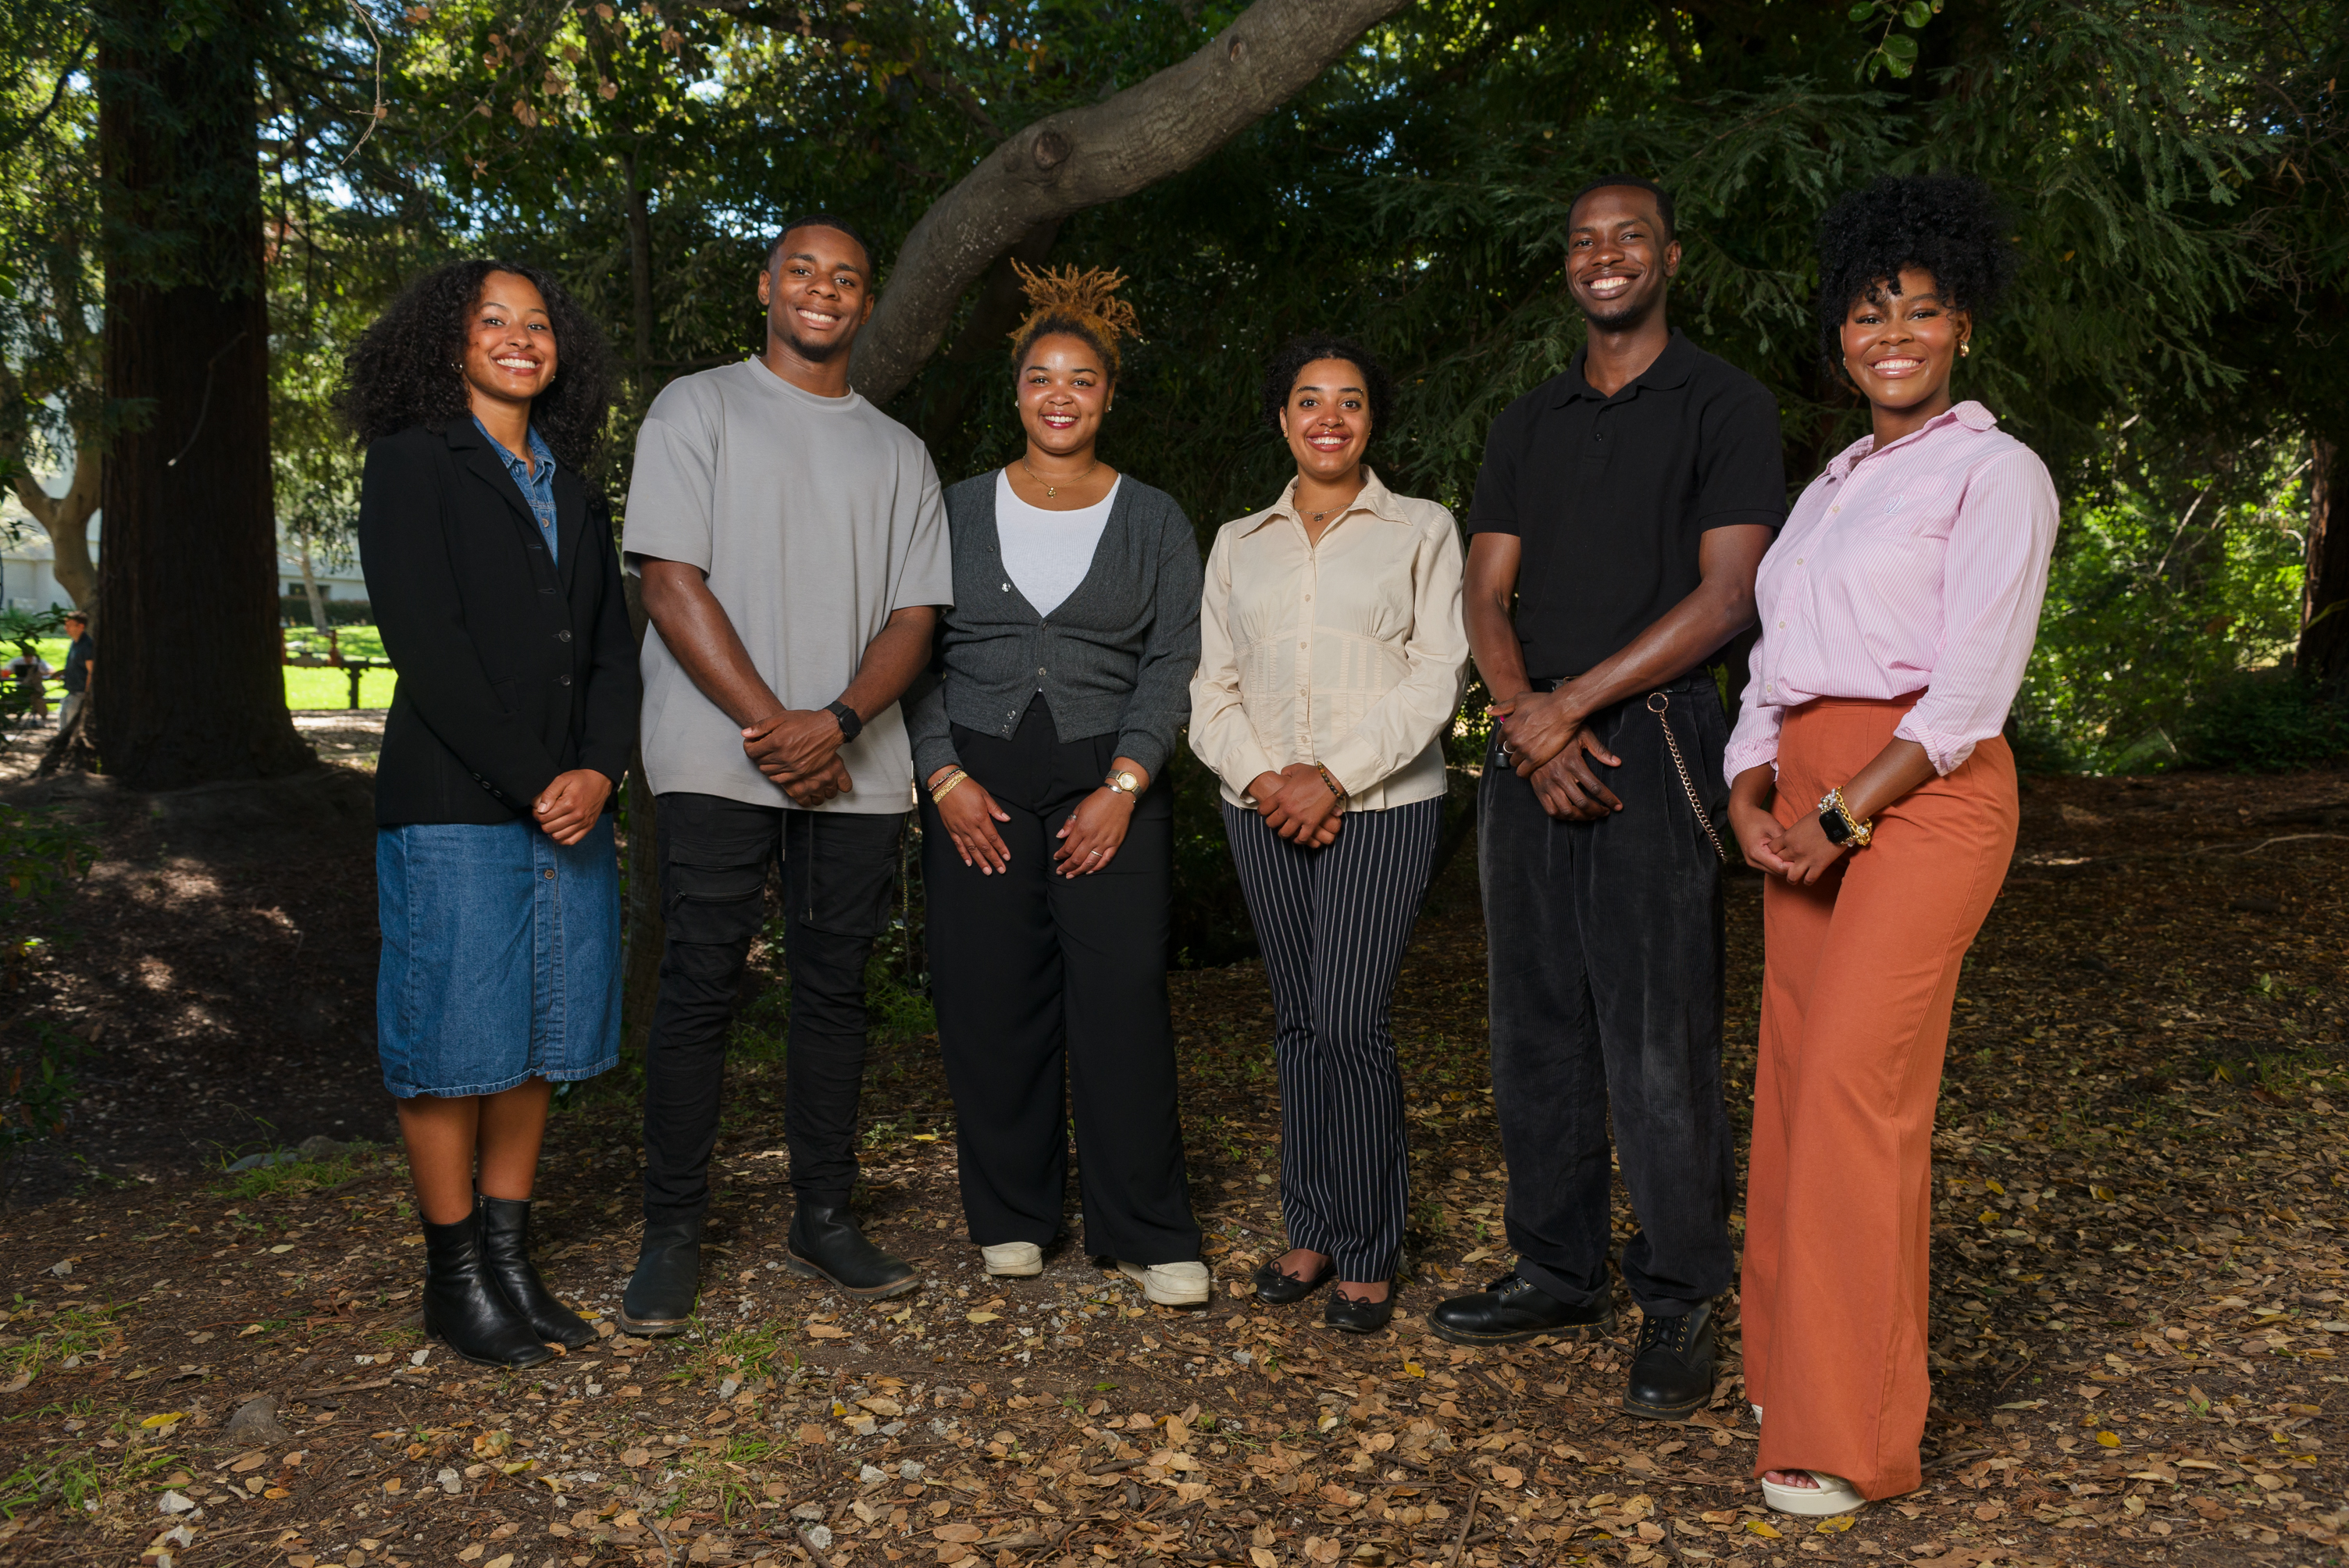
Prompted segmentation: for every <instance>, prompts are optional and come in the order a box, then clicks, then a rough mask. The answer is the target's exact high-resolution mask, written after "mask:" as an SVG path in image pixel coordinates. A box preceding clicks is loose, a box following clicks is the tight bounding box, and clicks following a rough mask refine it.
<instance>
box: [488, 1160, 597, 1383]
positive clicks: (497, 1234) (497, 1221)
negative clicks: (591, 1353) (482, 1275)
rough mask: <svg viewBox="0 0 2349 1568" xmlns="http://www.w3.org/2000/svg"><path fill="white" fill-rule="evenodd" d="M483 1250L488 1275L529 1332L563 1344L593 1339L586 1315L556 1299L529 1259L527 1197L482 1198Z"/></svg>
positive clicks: (571, 1347)
mask: <svg viewBox="0 0 2349 1568" xmlns="http://www.w3.org/2000/svg"><path fill="white" fill-rule="evenodd" d="M480 1203H481V1256H482V1258H483V1259H484V1260H485V1261H486V1262H487V1263H488V1264H489V1269H490V1276H491V1277H492V1279H495V1280H496V1281H497V1282H498V1288H499V1289H500V1290H502V1291H503V1292H505V1296H506V1300H507V1301H508V1302H510V1303H512V1306H513V1309H514V1310H515V1311H516V1312H518V1313H520V1314H522V1317H523V1322H525V1323H527V1324H529V1325H530V1326H531V1332H532V1333H533V1334H535V1335H537V1336H539V1337H540V1338H541V1339H546V1340H552V1341H554V1343H555V1344H557V1345H560V1346H563V1347H564V1349H565V1350H576V1349H578V1348H580V1347H581V1346H585V1345H590V1344H593V1343H594V1342H595V1330H594V1329H592V1328H590V1327H588V1326H587V1324H586V1320H585V1319H584V1318H582V1317H581V1316H580V1315H578V1314H577V1313H575V1312H574V1311H572V1310H571V1309H570V1308H569V1307H567V1306H565V1305H563V1304H562V1303H561V1302H559V1301H557V1300H555V1299H554V1293H553V1292H552V1291H550V1290H548V1289H547V1288H546V1284H545V1282H544V1281H543V1280H541V1279H540V1278H539V1277H538V1270H537V1269H536V1268H534V1267H533V1266H532V1264H531V1261H530V1202H529V1200H528V1199H514V1198H492V1197H489V1196H486V1195H484V1196H483V1197H482V1198H481V1200H480Z"/></svg>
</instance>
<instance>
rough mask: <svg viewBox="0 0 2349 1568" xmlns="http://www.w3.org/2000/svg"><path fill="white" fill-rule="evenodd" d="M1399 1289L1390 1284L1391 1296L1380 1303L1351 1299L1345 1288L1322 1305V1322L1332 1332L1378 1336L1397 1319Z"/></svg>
mask: <svg viewBox="0 0 2349 1568" xmlns="http://www.w3.org/2000/svg"><path fill="white" fill-rule="evenodd" d="M1394 1309H1395V1288H1394V1284H1393V1282H1392V1281H1389V1282H1388V1284H1387V1294H1386V1295H1384V1296H1383V1297H1381V1299H1379V1300H1377V1301H1372V1300H1371V1299H1369V1298H1368V1297H1367V1296H1355V1295H1347V1294H1346V1289H1345V1287H1344V1286H1343V1285H1340V1286H1339V1287H1338V1288H1337V1289H1336V1290H1333V1291H1331V1292H1330V1299H1329V1300H1328V1301H1325V1302H1323V1303H1322V1304H1321V1321H1322V1322H1323V1323H1324V1324H1326V1325H1327V1326H1330V1327H1331V1328H1335V1329H1339V1330H1340V1331H1342V1332H1344V1333H1347V1334H1376V1333H1377V1332H1378V1331H1379V1330H1380V1329H1381V1328H1384V1327H1385V1326H1387V1323H1388V1321H1389V1320H1390V1319H1392V1317H1393V1316H1394Z"/></svg>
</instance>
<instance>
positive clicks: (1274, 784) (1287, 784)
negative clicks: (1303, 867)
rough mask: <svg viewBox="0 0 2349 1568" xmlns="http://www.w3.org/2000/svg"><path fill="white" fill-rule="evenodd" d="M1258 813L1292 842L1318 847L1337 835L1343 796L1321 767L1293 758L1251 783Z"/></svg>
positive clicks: (1277, 831)
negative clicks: (1327, 780) (1333, 788)
mask: <svg viewBox="0 0 2349 1568" xmlns="http://www.w3.org/2000/svg"><path fill="white" fill-rule="evenodd" d="M1248 795H1249V797H1250V798H1251V799H1254V800H1255V801H1256V810H1257V816H1259V817H1262V818H1263V819H1264V823H1265V826H1266V827H1268V828H1270V829H1271V830H1273V831H1274V832H1276V833H1278V834H1279V835H1280V836H1281V837H1282V838H1284V839H1287V840H1288V841H1289V842H1290V843H1292V844H1301V845H1303V846H1304V847H1305V848H1307V849H1309V850H1318V849H1319V848H1321V847H1322V846H1323V845H1325V844H1328V843H1330V842H1332V841H1335V840H1336V838H1337V837H1338V824H1339V820H1340V817H1341V816H1342V815H1343V814H1344V812H1345V810H1346V802H1345V799H1344V798H1343V797H1341V796H1338V795H1333V794H1331V793H1330V786H1329V785H1328V784H1327V783H1325V782H1324V781H1323V780H1322V778H1321V770H1320V769H1319V768H1316V767H1315V766H1314V765H1313V764H1312V763H1310V762H1292V763H1290V764H1289V765H1288V767H1286V768H1284V769H1281V770H1280V771H1279V772H1278V773H1274V772H1271V771H1266V772H1263V773H1259V774H1257V776H1256V778H1255V779H1254V780H1253V781H1252V782H1251V783H1250V784H1249V785H1248Z"/></svg>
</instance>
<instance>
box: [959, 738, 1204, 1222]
mask: <svg viewBox="0 0 2349 1568" xmlns="http://www.w3.org/2000/svg"><path fill="white" fill-rule="evenodd" d="M954 744H955V751H956V755H957V757H958V758H960V760H961V764H962V768H963V770H964V771H965V772H967V773H968V774H969V775H970V777H971V779H972V780H973V782H975V783H977V784H978V785H980V786H981V787H983V788H984V789H986V790H987V791H988V794H990V795H992V796H993V797H994V798H995V801H996V803H997V804H998V805H999V806H1000V807H1002V809H1003V810H1005V811H1007V812H1009V814H1010V817H1011V820H1009V822H999V823H997V824H996V830H997V831H999V833H1001V834H1002V836H1003V841H1004V843H1005V845H1006V846H1007V847H1008V848H1009V850H1010V852H1011V854H1010V858H1011V863H1010V867H1009V870H1008V871H1007V872H1004V873H1003V874H1001V875H998V876H986V875H982V874H981V873H980V872H978V869H977V868H976V867H973V866H966V865H964V864H963V863H962V857H961V856H960V855H958V854H957V853H956V851H955V847H954V840H953V839H952V838H951V837H950V836H949V835H948V834H947V830H946V829H945V827H944V826H943V825H942V824H941V823H940V821H939V820H938V812H937V808H936V806H935V805H933V804H931V802H930V800H929V799H928V791H927V790H924V791H923V792H922V796H923V799H922V875H923V879H924V882H925V886H926V893H927V899H928V926H927V934H926V940H927V943H928V947H929V958H930V985H931V995H932V996H933V998H934V1000H935V1001H936V1005H937V1012H938V1046H939V1048H940V1050H941V1052H942V1053H943V1055H944V1057H945V1058H946V1069H947V1085H948V1087H950V1088H952V1089H953V1091H954V1098H955V1119H956V1125H957V1132H956V1139H957V1154H958V1157H959V1161H960V1167H961V1174H962V1201H963V1212H964V1214H965V1216H966V1217H967V1219H968V1222H969V1224H970V1238H971V1240H972V1241H973V1242H975V1243H978V1244H979V1245H981V1246H996V1245H999V1244H1001V1243H1005V1242H1033V1243H1036V1244H1037V1245H1039V1246H1043V1245H1046V1244H1048V1243H1050V1242H1051V1241H1052V1240H1053V1238H1054V1237H1056V1236H1058V1235H1059V1234H1060V1233H1061V1211H1062V1208H1063V1207H1064V1205H1065V1202H1066V1193H1067V1187H1068V1172H1069V1124H1070V1122H1071V1120H1073V1121H1074V1123H1075V1128H1076V1142H1077V1154H1078V1160H1079V1163H1080V1181H1079V1186H1080V1190H1081V1202H1082V1210H1083V1215H1084V1235H1083V1245H1084V1248H1085V1251H1086V1252H1087V1253H1092V1254H1094V1255H1096V1256H1106V1257H1114V1258H1120V1259H1123V1260H1125V1261H1126V1262H1129V1263H1136V1264H1169V1263H1183V1262H1186V1261H1189V1260H1192V1259H1195V1258H1196V1257H1198V1255H1199V1226H1198V1222H1196V1221H1195V1220H1194V1219H1193V1218H1192V1216H1191V1198H1190V1190H1189V1187H1188V1185H1187V1183H1186V1181H1185V1175H1184V1169H1183V1133H1182V1127H1181V1123H1180V1120H1179V1119H1178V1117H1177V1115H1176V1110H1175V1089H1174V1022H1173V1019H1172V1017H1171V1016H1170V1014H1169V1012H1168V1006H1167V996H1166V945H1167V934H1168V921H1169V913H1168V910H1169V903H1170V901H1171V899H1172V897H1173V892H1174V799H1173V796H1172V794H1171V792H1170V791H1168V790H1167V789H1165V788H1164V786H1163V785H1162V784H1160V783H1159V782H1157V781H1155V780H1154V781H1153V784H1152V787H1151V789H1149V790H1148V791H1147V792H1146V793H1145V794H1143V797H1142V799H1141V800H1140V801H1139V802H1138V803H1137V804H1136V805H1135V807H1134V810H1133V823H1132V825H1131V827H1129V829H1128V830H1127V831H1126V835H1125V841H1124V843H1123V845H1122V846H1120V848H1119V850H1118V852H1117V854H1116V856H1115V858H1114V859H1112V861H1111V862H1110V864H1109V866H1108V867H1107V868H1106V869H1105V870H1102V871H1099V872H1093V873H1092V874H1090V875H1086V876H1080V877H1076V878H1073V879H1071V878H1067V877H1063V876H1061V875H1060V874H1059V873H1058V872H1055V871H1053V869H1052V851H1053V850H1054V849H1055V848H1057V847H1058V845H1059V842H1060V841H1059V840H1058V838H1057V837H1056V836H1055V835H1057V834H1058V833H1059V831H1060V830H1061V825H1062V824H1063V823H1064V822H1066V821H1067V820H1068V819H1069V816H1070V814H1071V812H1073V811H1074V810H1076V809H1077V806H1078V803H1079V802H1081V800H1083V799H1084V798H1085V797H1086V796H1087V795H1090V794H1091V793H1092V791H1093V790H1095V789H1099V788H1100V787H1101V782H1102V779H1104V778H1106V777H1108V775H1109V769H1110V765H1111V763H1112V761H1113V760H1115V757H1116V749H1117V738H1116V737H1115V736H1114V735H1097V736H1091V737H1088V738H1084V739H1081V740H1072V741H1066V742H1063V741H1061V740H1060V739H1058V738H1056V737H1055V735H1054V732H1053V727H1052V716H1051V711H1050V708H1048V707H1046V706H1045V704H1044V700H1043V698H1042V697H1041V696H1039V697H1037V698H1036V699H1035V701H1033V702H1032V703H1030V705H1029V708H1028V712H1027V714H1026V715H1025V716H1024V717H1022V719H1021V720H1020V724H1019V729H1018V730H1017V731H1016V732H1014V733H1013V735H1012V736H1011V737H1010V738H1009V739H1005V738H1001V737H998V736H990V735H982V734H980V733H978V731H976V730H971V729H967V728H965V727H962V726H960V725H957V726H956V727H955V728H954ZM969 787H970V786H969V785H968V784H966V785H962V786H959V788H962V789H968V788H969ZM1064 1107H1065V1109H1064Z"/></svg>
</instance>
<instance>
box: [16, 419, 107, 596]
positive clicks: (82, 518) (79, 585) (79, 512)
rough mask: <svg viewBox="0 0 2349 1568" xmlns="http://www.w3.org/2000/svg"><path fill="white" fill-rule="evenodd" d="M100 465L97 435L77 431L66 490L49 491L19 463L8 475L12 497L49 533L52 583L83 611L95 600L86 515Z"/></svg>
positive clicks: (93, 503) (94, 502) (92, 509)
mask: <svg viewBox="0 0 2349 1568" xmlns="http://www.w3.org/2000/svg"><path fill="white" fill-rule="evenodd" d="M102 467H103V465H102V464H101V463H100V462H99V460H98V443H97V441H96V440H95V439H94V438H91V437H90V436H88V435H87V434H86V433H84V432H81V431H76V432H75V433H74V466H73V480H72V482H70V483H69V484H67V486H66V493H65V494H63V495H51V494H50V493H49V492H48V491H47V490H43V489H42V488H41V486H40V481H38V480H36V479H34V478H33V476H32V475H30V474H28V473H26V472H25V471H24V470H23V469H18V470H17V471H16V476H15V479H14V480H13V483H14V485H15V488H16V499H17V500H18V501H20V502H22V503H23V505H24V508H25V510H26V511H28V512H30V513H31V514H32V517H33V521H35V522H37V523H39V524H40V525H41V531H42V532H44V533H46V534H47V535H48V536H49V550H50V553H51V554H52V555H53V556H54V558H55V559H54V560H53V561H52V562H50V567H49V570H50V572H51V573H53V574H54V575H55V576H56V578H57V586H58V587H60V588H62V589H64V590H65V591H66V597H67V598H68V599H71V600H72V601H73V602H74V608H75V609H77V610H79V611H81V612H82V613H84V614H91V613H93V612H94V611H95V610H96V608H97V605H98V568H97V567H96V566H94V565H92V564H91V563H90V555H89V520H90V519H91V518H92V517H93V516H95V515H96V514H97V512H98V480H99V476H100V473H101V472H102Z"/></svg>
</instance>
